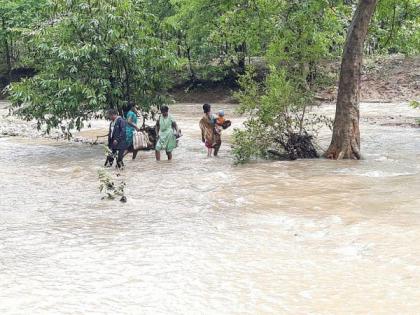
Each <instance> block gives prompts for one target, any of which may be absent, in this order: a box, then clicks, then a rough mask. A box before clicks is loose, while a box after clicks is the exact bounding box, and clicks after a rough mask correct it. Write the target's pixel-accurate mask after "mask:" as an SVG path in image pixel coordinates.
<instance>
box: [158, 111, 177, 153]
mask: <svg viewBox="0 0 420 315" xmlns="http://www.w3.org/2000/svg"><path fill="white" fill-rule="evenodd" d="M160 112H161V113H162V115H161V116H160V117H159V119H158V121H157V123H156V135H157V137H158V138H157V142H156V147H155V155H156V160H157V161H160V151H162V150H165V152H166V155H167V156H168V160H172V151H173V149H175V148H176V136H175V134H174V130H175V131H176V132H178V126H177V124H176V122H175V120H174V119H173V118H172V116H170V115H169V108H168V106H162V107H161V109H160Z"/></svg>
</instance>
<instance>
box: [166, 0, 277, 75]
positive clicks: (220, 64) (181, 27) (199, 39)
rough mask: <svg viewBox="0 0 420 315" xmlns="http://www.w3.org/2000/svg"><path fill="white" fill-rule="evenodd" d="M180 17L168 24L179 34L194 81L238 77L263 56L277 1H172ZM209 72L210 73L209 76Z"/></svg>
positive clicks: (172, 18)
mask: <svg viewBox="0 0 420 315" xmlns="http://www.w3.org/2000/svg"><path fill="white" fill-rule="evenodd" d="M171 3H172V4H173V6H174V7H175V8H176V10H175V12H176V14H175V15H173V16H171V17H169V18H168V21H169V22H170V23H171V24H172V25H173V26H174V28H175V29H176V30H177V36H178V45H179V52H180V56H181V57H184V58H185V63H187V64H188V69H189V72H190V73H189V74H190V79H191V80H194V79H196V70H197V68H198V70H200V69H201V70H204V71H201V73H202V75H201V77H202V78H204V79H207V78H208V77H209V76H211V77H212V78H211V79H212V80H217V79H223V78H224V77H226V76H231V77H236V76H237V74H243V73H244V71H245V63H246V58H248V57H251V56H261V55H262V54H263V51H264V50H265V48H266V46H267V45H268V43H269V39H270V36H271V30H272V21H271V20H270V16H271V14H272V11H273V7H275V6H277V3H276V1H269V0H224V1H221V0H216V1H212V0H172V1H171ZM206 70H207V73H206Z"/></svg>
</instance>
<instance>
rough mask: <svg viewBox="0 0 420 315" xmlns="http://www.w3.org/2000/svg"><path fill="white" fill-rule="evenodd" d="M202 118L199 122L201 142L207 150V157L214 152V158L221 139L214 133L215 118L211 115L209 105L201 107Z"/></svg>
mask: <svg viewBox="0 0 420 315" xmlns="http://www.w3.org/2000/svg"><path fill="white" fill-rule="evenodd" d="M203 112H204V116H203V117H202V118H201V120H200V129H201V140H202V141H203V142H204V144H205V146H206V148H207V156H208V157H210V156H211V155H212V153H213V150H214V153H213V154H214V156H217V155H218V153H219V149H220V146H221V145H222V138H221V135H220V134H219V133H216V132H215V129H214V128H215V124H216V117H214V115H212V113H211V105H210V104H204V105H203Z"/></svg>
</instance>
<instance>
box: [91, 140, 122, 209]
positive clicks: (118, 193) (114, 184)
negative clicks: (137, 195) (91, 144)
mask: <svg viewBox="0 0 420 315" xmlns="http://www.w3.org/2000/svg"><path fill="white" fill-rule="evenodd" d="M104 151H105V152H104V153H105V156H106V157H108V156H109V155H110V154H112V151H111V150H110V149H109V148H108V147H107V146H104ZM115 176H116V177H120V176H121V174H120V173H119V172H118V173H116V175H115ZM98 179H99V183H100V185H99V191H100V192H101V193H103V194H104V195H105V196H104V197H102V199H108V200H114V199H115V198H118V197H120V201H121V202H126V201H127V197H126V196H125V195H124V189H125V186H126V183H125V181H124V180H123V179H121V178H120V179H118V180H117V179H116V178H113V176H112V175H111V174H110V173H109V172H107V171H106V170H105V169H104V168H101V169H100V170H98Z"/></svg>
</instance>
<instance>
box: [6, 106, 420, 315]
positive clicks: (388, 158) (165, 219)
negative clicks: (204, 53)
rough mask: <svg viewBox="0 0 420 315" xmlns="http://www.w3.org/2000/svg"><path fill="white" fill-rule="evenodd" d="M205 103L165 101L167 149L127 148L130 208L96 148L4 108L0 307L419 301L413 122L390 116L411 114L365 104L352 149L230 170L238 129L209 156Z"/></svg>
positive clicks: (341, 309) (326, 308)
mask: <svg viewBox="0 0 420 315" xmlns="http://www.w3.org/2000/svg"><path fill="white" fill-rule="evenodd" d="M5 106H6V104H5V103H1V108H2V114H4V113H5V112H6V111H5V110H4V108H5ZM219 107H220V108H224V109H225V112H226V117H227V118H230V119H232V120H233V121H234V127H238V126H240V124H241V122H242V121H243V118H241V117H238V116H237V115H235V114H234V112H233V111H234V106H233V105H226V104H225V105H222V104H216V105H215V106H214V109H219ZM200 109H201V107H200V104H179V105H175V106H173V107H172V109H171V113H172V114H173V116H174V117H175V118H176V120H177V122H178V124H179V126H180V127H181V129H182V131H183V134H184V136H183V137H182V138H181V141H180V145H179V148H177V149H176V150H175V151H174V160H173V161H171V162H168V161H161V162H160V163H158V162H156V161H155V160H154V155H153V152H140V154H139V156H138V157H137V160H135V161H131V160H130V159H129V158H126V169H125V171H124V172H123V175H122V178H123V179H124V180H125V182H126V183H127V187H126V196H127V199H128V201H127V203H125V204H124V203H121V202H119V201H117V200H115V201H109V200H102V199H101V197H102V195H101V194H100V193H99V190H98V186H99V182H98V170H99V169H101V167H102V164H103V162H104V154H103V149H102V148H101V147H100V146H98V145H93V146H92V145H89V144H81V143H70V142H65V141H56V140H52V139H45V138H41V137H31V135H35V131H33V130H32V127H31V125H28V124H27V123H23V122H19V121H18V120H15V119H12V118H10V117H9V118H7V117H2V118H1V123H0V126H3V127H2V128H3V129H7V128H9V129H10V128H12V127H13V126H18V127H17V128H20V129H21V130H24V129H25V128H26V129H25V132H24V133H19V132H18V133H17V134H18V136H14V137H10V136H3V137H1V138H0V152H1V157H0V189H1V199H0V314H286V313H287V314H308V313H312V314H351V313H353V314H361V313H371V314H396V313H399V314H401V313H406V314H414V313H418V312H419V310H420V285H419V283H420V193H419V191H420V176H419V173H420V172H419V158H420V130H419V129H418V128H412V127H408V126H406V125H405V124H399V123H394V122H396V121H410V120H413V119H414V117H415V116H416V115H417V116H418V112H416V111H415V110H413V109H410V108H409V107H408V105H407V104H362V106H361V117H362V119H361V132H362V153H363V154H364V160H361V161H338V162H337V161H328V160H322V159H320V160H301V161H294V162H281V161H271V162H269V161H260V162H253V163H250V164H246V165H243V166H234V165H233V159H232V157H231V152H230V151H231V150H230V145H229V138H230V134H231V131H232V130H229V132H226V134H224V135H223V138H224V140H225V141H224V143H223V145H222V149H221V155H220V157H219V158H211V159H209V158H206V154H205V148H204V147H203V146H202V145H201V142H200V132H199V127H198V121H199V119H200V117H201V111H200ZM320 110H321V111H322V112H324V113H326V114H328V115H330V116H333V114H334V106H332V105H325V106H323V107H321V109H320ZM391 116H392V117H391ZM92 128H93V129H88V130H86V131H82V133H81V135H84V136H88V135H93V134H101V133H103V131H105V132H106V130H105V129H106V123H105V122H95V123H93V124H92ZM4 133H6V132H4ZM321 138H322V139H321V143H322V145H323V146H324V147H326V146H327V145H328V141H329V138H330V132H325V134H323V135H322V137H321ZM110 172H111V174H113V173H114V172H115V171H110Z"/></svg>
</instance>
